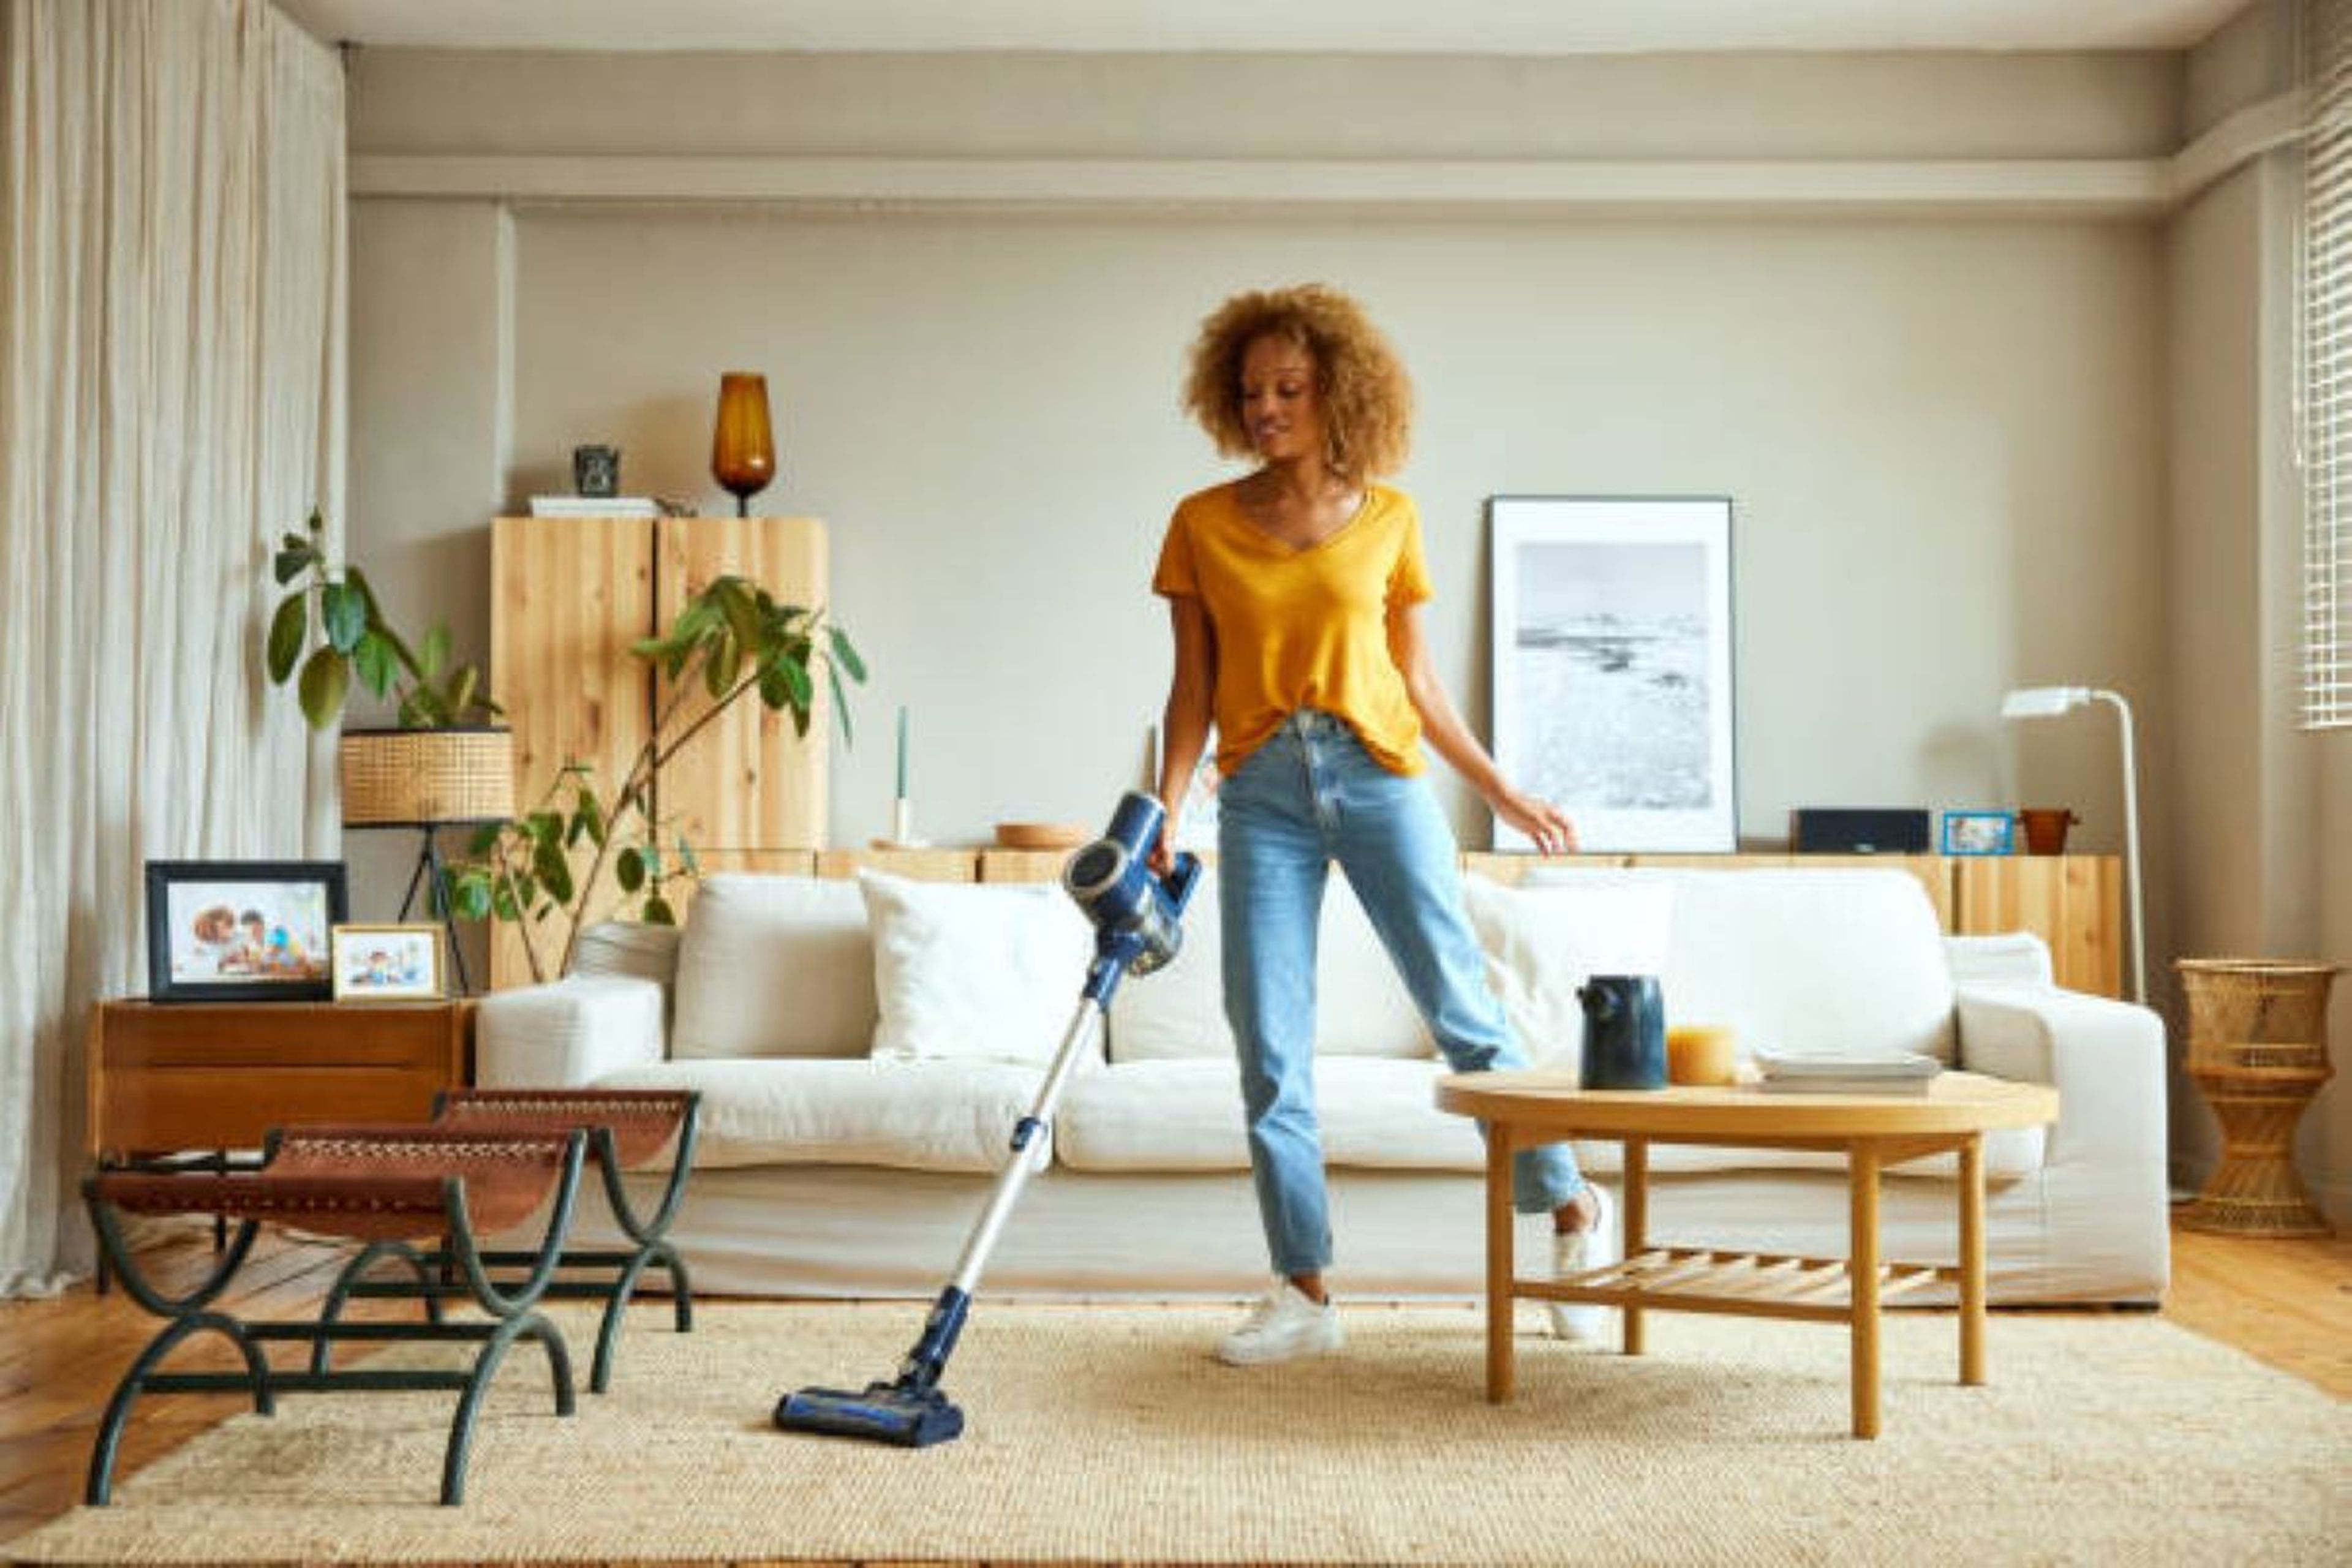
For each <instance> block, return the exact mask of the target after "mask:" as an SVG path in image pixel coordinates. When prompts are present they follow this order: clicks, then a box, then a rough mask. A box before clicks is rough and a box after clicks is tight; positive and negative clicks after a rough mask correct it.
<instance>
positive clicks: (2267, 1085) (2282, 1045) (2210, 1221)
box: [2174, 958, 2336, 1237]
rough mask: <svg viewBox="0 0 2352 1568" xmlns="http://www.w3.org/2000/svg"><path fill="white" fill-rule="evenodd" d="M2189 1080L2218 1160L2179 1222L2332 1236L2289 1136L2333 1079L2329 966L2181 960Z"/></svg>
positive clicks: (2253, 1232)
mask: <svg viewBox="0 0 2352 1568" xmlns="http://www.w3.org/2000/svg"><path fill="white" fill-rule="evenodd" d="M2174 967H2175V968H2176V969H2178V970H2179V973H2180V980H2181V985H2182V987H2183V989H2184V990H2185V991H2186V992H2187V994H2188V998H2189V1060H2188V1069H2189V1078H2190V1079H2191V1080H2192V1081H2194V1082H2195V1083H2196V1085H2197V1087H2198V1089H2199V1090H2200V1092H2202V1093H2203V1095H2204V1096H2205V1102H2206V1103H2207V1104H2208V1105H2210V1106H2211V1107H2212V1108H2213V1114H2214V1116H2215V1118H2216V1119H2217V1120H2219V1121H2220V1122H2221V1163H2219V1164H2218V1165H2216V1166H2215V1167H2214V1168H2213V1173H2212V1174H2211V1175H2210V1176H2208V1177H2207V1178H2206V1181H2205V1186H2204V1189H2203V1190H2202V1191H2201V1192H2200V1193H2199V1194H2197V1196H2196V1198H2195V1199H2194V1200H2192V1201H2191V1202H2190V1203H2189V1205H2188V1206H2187V1207H2186V1208H2184V1209H2182V1210H2181V1211H2180V1213H2179V1216H2178V1217H2179V1223H2180V1224H2181V1225H2182V1226H2185V1227H2187V1228H2188V1229H2190V1230H2201V1231H2212V1232H2218V1233H2221V1234H2223V1235H2230V1236H2272V1237H2304V1236H2328V1235H2331V1234H2333V1232H2332V1228H2331V1227H2330V1226H2329V1225H2328V1223H2327V1219H2326V1215H2322V1214H2321V1213H2320V1212H2319V1210H2318V1209H2317V1208H2316V1207H2315V1205H2313V1204H2312V1201H2311V1198H2310V1195H2309V1194H2307V1193H2305V1190H2304V1185H2303V1181H2302V1178H2301V1177H2300V1176H2298V1175H2297V1174H2296V1173H2295V1169H2294V1132H2295V1127H2296V1125H2297V1124H2298V1123H2299V1122H2300V1121H2302V1119H2303V1113H2304V1110H2305V1107H2307V1106H2309V1105H2310V1103H2311V1100H2312V1097H2313V1096H2315V1095H2316V1094H2317V1093H2318V1092H2319V1088H2320V1086H2321V1085H2322V1084H2324V1083H2326V1081H2327V1079H2328V1078H2329V1076H2330V1075H2331V1073H2332V1070H2333V1069H2332V1068H2330V1066H2329V1064H2328V1060H2327V993H2328V988H2329V986H2330V984H2332V983H2333V982H2334V980H2335V977H2336V965H2334V964H2330V963H2284V962H2278V961H2274V960H2270V959H2235V958H2184V959H2180V960H2179V961H2177V962H2176V963H2175V964H2174Z"/></svg>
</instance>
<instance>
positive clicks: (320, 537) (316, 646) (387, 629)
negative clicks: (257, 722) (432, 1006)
mask: <svg viewBox="0 0 2352 1568" xmlns="http://www.w3.org/2000/svg"><path fill="white" fill-rule="evenodd" d="M271 565H272V570H273V572H274V574H275V575H276V577H277V580H278V585H279V586H281V587H284V588H286V589H287V593H286V595H285V596H284V597H283V598H281V599H280V600H279V601H278V608H277V610H276V611H275V612H274V613H273V614H272V616H270V621H269V638H268V648H267V654H266V658H267V661H268V669H269V679H270V680H271V682H272V683H273V684H276V685H279V686H283V685H285V684H286V683H287V682H288V681H289V680H292V681H293V682H294V683H295V695H296V697H297V699H298V700H299V702H300V704H301V708H302V716H303V718H304V719H305V720H307V721H309V722H310V727H311V728H312V729H314V730H323V729H325V728H327V727H328V726H329V725H331V724H332V723H334V722H335V721H336V720H337V718H338V717H340V716H341V713H342V711H343V708H344V706H345V704H346V702H347V701H348V700H349V699H350V697H351V693H352V686H353V684H354V682H355V681H356V683H357V685H359V686H360V687H362V688H363V689H366V690H368V691H370V692H372V693H373V694H374V695H375V696H376V697H379V698H388V699H390V700H393V701H394V704H395V710H394V711H395V713H396V715H397V722H396V723H395V724H394V725H392V726H389V727H380V728H361V729H348V730H345V731H343V732H342V735H341V739H340V740H339V742H338V743H337V746H336V763H337V773H338V775H339V777H340V781H341V794H342V813H343V825H344V826H346V827H413V828H415V829H416V830H418V832H419V834H420V835H421V837H422V844H421V846H420V847H419V848H418V851H417V868H416V871H415V875H413V876H412V877H410V879H409V883H408V891H407V894H406V895H405V896H404V898H403V899H402V900H401V903H400V915H399V917H398V918H400V919H402V920H406V919H407V918H408V910H409V907H410V905H411V904H412V903H413V902H414V901H415V897H416V889H417V887H418V885H419V884H420V883H422V884H424V885H425V886H426V887H427V888H428V889H429V890H428V892H427V895H426V897H427V900H428V903H429V905H430V907H431V909H432V910H433V914H434V916H435V918H436V919H438V920H442V921H446V920H447V918H448V913H449V911H448V906H447V904H446V902H445V901H444V898H443V893H444V889H443V885H442V862H441V855H440V849H439V842H438V839H437V837H436V829H438V828H439V827H441V826H446V825H448V824H455V823H467V822H485V821H497V820H500V819H503V818H504V817H506V816H509V815H510V814H511V813H512V812H513V810H514V738H513V736H512V734H511V733H510V732H509V731H508V730H507V729H506V728H505V727H504V726H502V725H499V724H498V723H496V722H495V721H496V720H498V719H499V718H500V717H502V716H503V715H502V710H501V709H500V708H499V705H498V703H497V702H495V701H493V700H491V698H490V695H489V692H488V689H487V688H486V686H485V684H484V682H483V680H482V677H481V672H480V670H479V669H478V668H476V667H475V666H473V665H471V664H454V663H452V661H451V660H450V658H449V629H448V627H447V626H443V625H441V624H439V623H436V624H435V625H434V626H432V627H431V628H430V629H429V630H428V631H426V633H425V637H424V638H423V640H422V641H421V642H418V643H416V644H415V645H412V644H411V643H410V642H409V640H408V639H407V638H406V637H403V636H402V635H401V634H400V633H399V632H398V631H396V630H395V629H394V627H393V625H392V623H391V621H390V620H389V619H387V618H386V616H384V613H383V602H382V601H381V600H379V599H378V598H377V597H376V594H375V589H374V587H373V585H372V584H370V583H369V582H368V580H367V576H366V574H364V573H362V571H361V570H360V569H359V568H358V567H357V566H352V565H345V566H342V567H341V568H338V567H337V566H335V565H334V564H333V563H331V561H330V560H329V559H328V557H327V551H326V521H325V520H324V519H323V518H322V517H321V516H320V513H319V511H318V509H316V508H315V507H314V508H312V509H311V511H310V521H309V524H308V527H307V528H306V530H305V531H303V532H301V533H288V534H286V535H285V536H284V537H283V538H281V539H280V540H279V542H278V552H277V553H276V556H275V558H274V560H273V561H272V563H271ZM456 935H457V932H456V931H455V930H454V929H452V930H451V931H450V936H451V939H452V941H451V957H452V959H453V961H454V962H455V963H456V964H457V974H458V984H459V987H460V989H466V988H468V987H469V984H470V983H469V982H467V979H466V972H465V957H464V954H463V952H462V951H461V950H459V949H458V948H457V945H456V942H455V938H456Z"/></svg>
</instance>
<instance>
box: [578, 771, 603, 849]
mask: <svg viewBox="0 0 2352 1568" xmlns="http://www.w3.org/2000/svg"><path fill="white" fill-rule="evenodd" d="M572 820H573V821H574V822H577V823H579V824H581V825H582V826H584V827H585V828H586V829H587V832H588V837H589V839H590V841H591V842H593V844H594V845H595V846H596V847H597V848H599V849H602V848H603V847H604V807H603V806H601V805H597V804H596V797H595V796H594V795H591V794H590V793H589V792H588V790H587V789H586V788H585V787H584V786H583V788H582V789H581V791H580V805H579V809H578V811H577V813H576V814H575V815H574V816H573V817H572Z"/></svg>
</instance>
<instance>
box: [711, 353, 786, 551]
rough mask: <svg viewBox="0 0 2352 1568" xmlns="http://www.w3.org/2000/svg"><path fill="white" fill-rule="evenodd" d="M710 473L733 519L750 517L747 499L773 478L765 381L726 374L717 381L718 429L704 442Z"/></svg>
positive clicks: (739, 373) (744, 373) (746, 373)
mask: <svg viewBox="0 0 2352 1568" xmlns="http://www.w3.org/2000/svg"><path fill="white" fill-rule="evenodd" d="M710 471H711V473H712V475H713V476H715V477H716V478H717V479H718V480H719V488H720V489H724V490H726V491H727V492H728V493H729V494H730V495H732V496H733V497H734V498H735V515H736V516H737V517H749V516H750V515H751V498H752V497H753V496H755V495H758V494H759V493H760V492H761V490H763V489H767V488H768V486H769V484H770V483H771V482H772V481H773V480H774V479H775V477H776V437H775V436H774V434H773V433H772V431H771V430H770V429H769V426H768V378H767V377H766V376H764V375H753V374H751V372H749V371H740V370H730V371H729V372H727V373H726V374H724V375H721V376H720V377H719V428H718V431H717V433H716V434H714V435H713V436H712V437H711V440H710Z"/></svg>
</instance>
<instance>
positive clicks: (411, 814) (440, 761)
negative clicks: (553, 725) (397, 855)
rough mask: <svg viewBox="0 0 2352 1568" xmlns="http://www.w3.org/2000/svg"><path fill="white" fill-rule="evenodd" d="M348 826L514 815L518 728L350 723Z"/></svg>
mask: <svg viewBox="0 0 2352 1568" xmlns="http://www.w3.org/2000/svg"><path fill="white" fill-rule="evenodd" d="M341 774H342V785H343V825H344V826H347V827H391V826H425V824H428V823H436V822H484V821H490V820H495V819H499V818H503V817H508V816H513V815H514V735H513V733H512V731H507V730H499V729H462V730H346V731H343V742H342V749H341Z"/></svg>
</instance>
